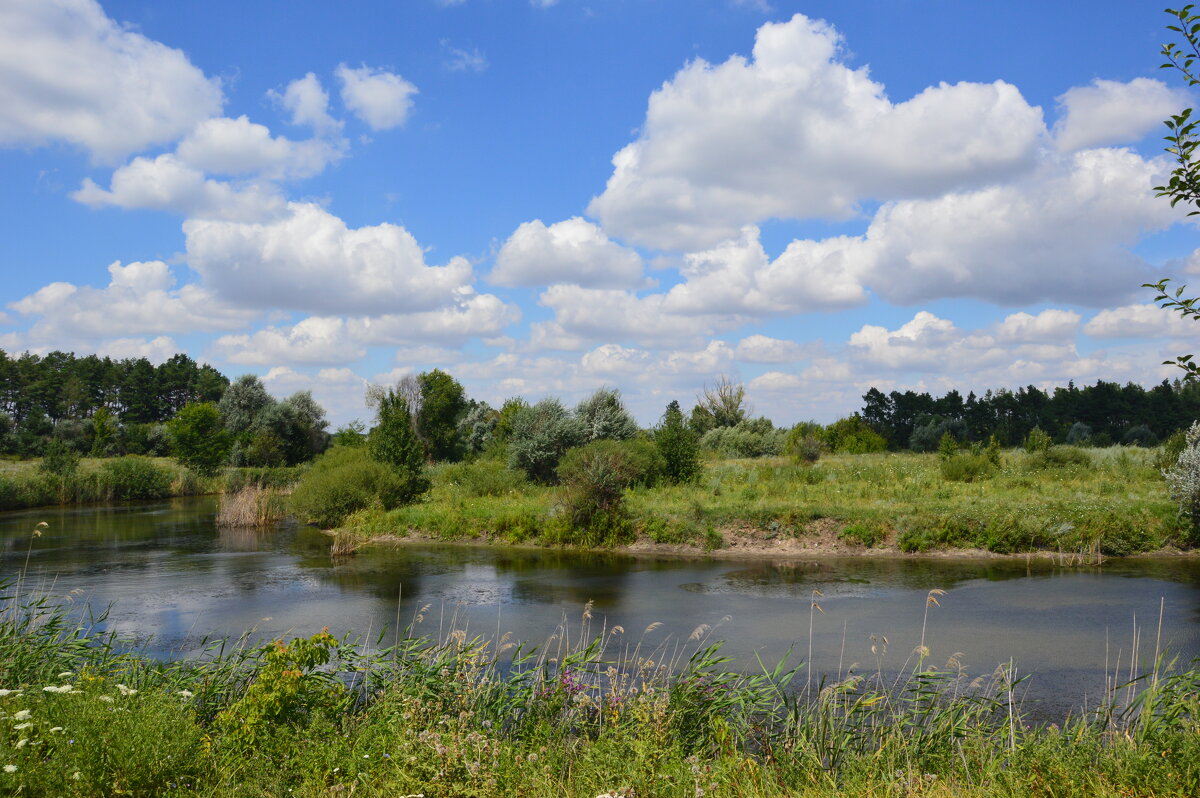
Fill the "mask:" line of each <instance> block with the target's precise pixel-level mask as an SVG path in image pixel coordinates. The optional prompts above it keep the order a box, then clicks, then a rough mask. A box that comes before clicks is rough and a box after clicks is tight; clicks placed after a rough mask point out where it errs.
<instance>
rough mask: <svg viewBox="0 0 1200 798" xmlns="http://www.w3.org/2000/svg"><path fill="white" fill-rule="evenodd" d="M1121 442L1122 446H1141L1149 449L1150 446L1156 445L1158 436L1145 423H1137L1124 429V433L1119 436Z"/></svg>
mask: <svg viewBox="0 0 1200 798" xmlns="http://www.w3.org/2000/svg"><path fill="white" fill-rule="evenodd" d="M1121 444H1122V445H1124V446H1141V447H1142V448H1144V449H1149V448H1150V447H1152V446H1157V445H1158V436H1157V435H1155V434H1154V432H1153V431H1151V429H1150V428H1149V427H1147V426H1146V425H1145V424H1138V425H1137V426H1135V427H1130V428H1129V429H1128V430H1126V431H1125V434H1124V435H1122V436H1121Z"/></svg>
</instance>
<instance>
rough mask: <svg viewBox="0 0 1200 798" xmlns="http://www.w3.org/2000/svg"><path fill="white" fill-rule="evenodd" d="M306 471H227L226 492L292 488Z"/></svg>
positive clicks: (295, 468)
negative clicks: (245, 489) (247, 489)
mask: <svg viewBox="0 0 1200 798" xmlns="http://www.w3.org/2000/svg"><path fill="white" fill-rule="evenodd" d="M348 448H349V447H348ZM304 470H305V469H304V467H303V466H274V467H259V468H249V467H247V468H230V469H227V470H226V471H225V479H224V490H225V492H226V493H237V492H238V491H239V490H243V489H244V488H249V487H255V488H290V487H292V486H293V485H295V484H296V483H297V482H298V481H299V480H300V477H301V476H302V475H303V474H304Z"/></svg>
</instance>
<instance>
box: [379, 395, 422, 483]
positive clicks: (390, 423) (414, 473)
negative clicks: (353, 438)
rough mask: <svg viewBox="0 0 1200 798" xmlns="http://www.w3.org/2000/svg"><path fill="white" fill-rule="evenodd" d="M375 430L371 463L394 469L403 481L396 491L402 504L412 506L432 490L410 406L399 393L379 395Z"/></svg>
mask: <svg viewBox="0 0 1200 798" xmlns="http://www.w3.org/2000/svg"><path fill="white" fill-rule="evenodd" d="M373 401H374V402H375V414H376V417H375V426H374V428H372V429H371V432H370V434H369V435H368V436H367V452H368V453H369V454H370V456H371V459H373V460H375V461H376V462H379V463H383V464H384V465H386V466H388V467H390V468H391V469H392V471H394V472H395V474H396V475H397V476H398V477H399V478H400V479H401V480H402V481H403V482H402V485H401V486H400V487H399V488H397V489H395V500H396V501H397V502H398V503H404V502H410V501H412V500H413V499H415V498H417V497H418V496H420V495H421V494H422V493H424V492H425V491H427V490H429V487H430V485H429V480H428V479H426V478H425V473H424V472H425V452H424V447H422V446H421V442H420V441H419V440H418V439H417V435H416V432H415V431H414V430H413V421H412V415H411V414H410V412H409V409H408V402H407V400H405V398H404V397H403V396H402V395H401V394H400V393H399V392H398V391H396V390H394V389H392V388H385V389H383V390H382V391H380V392H377V393H376V394H375V395H374V397H373Z"/></svg>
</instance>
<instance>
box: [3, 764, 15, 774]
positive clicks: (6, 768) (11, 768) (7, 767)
mask: <svg viewBox="0 0 1200 798" xmlns="http://www.w3.org/2000/svg"><path fill="white" fill-rule="evenodd" d="M4 772H5V773H16V772H17V766H16V765H5V766H4Z"/></svg>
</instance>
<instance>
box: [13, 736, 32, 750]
mask: <svg viewBox="0 0 1200 798" xmlns="http://www.w3.org/2000/svg"><path fill="white" fill-rule="evenodd" d="M27 745H29V738H28V737H22V738H21V741H20V742H18V743H17V746H16V747H17V748H24V747H25V746H27Z"/></svg>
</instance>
